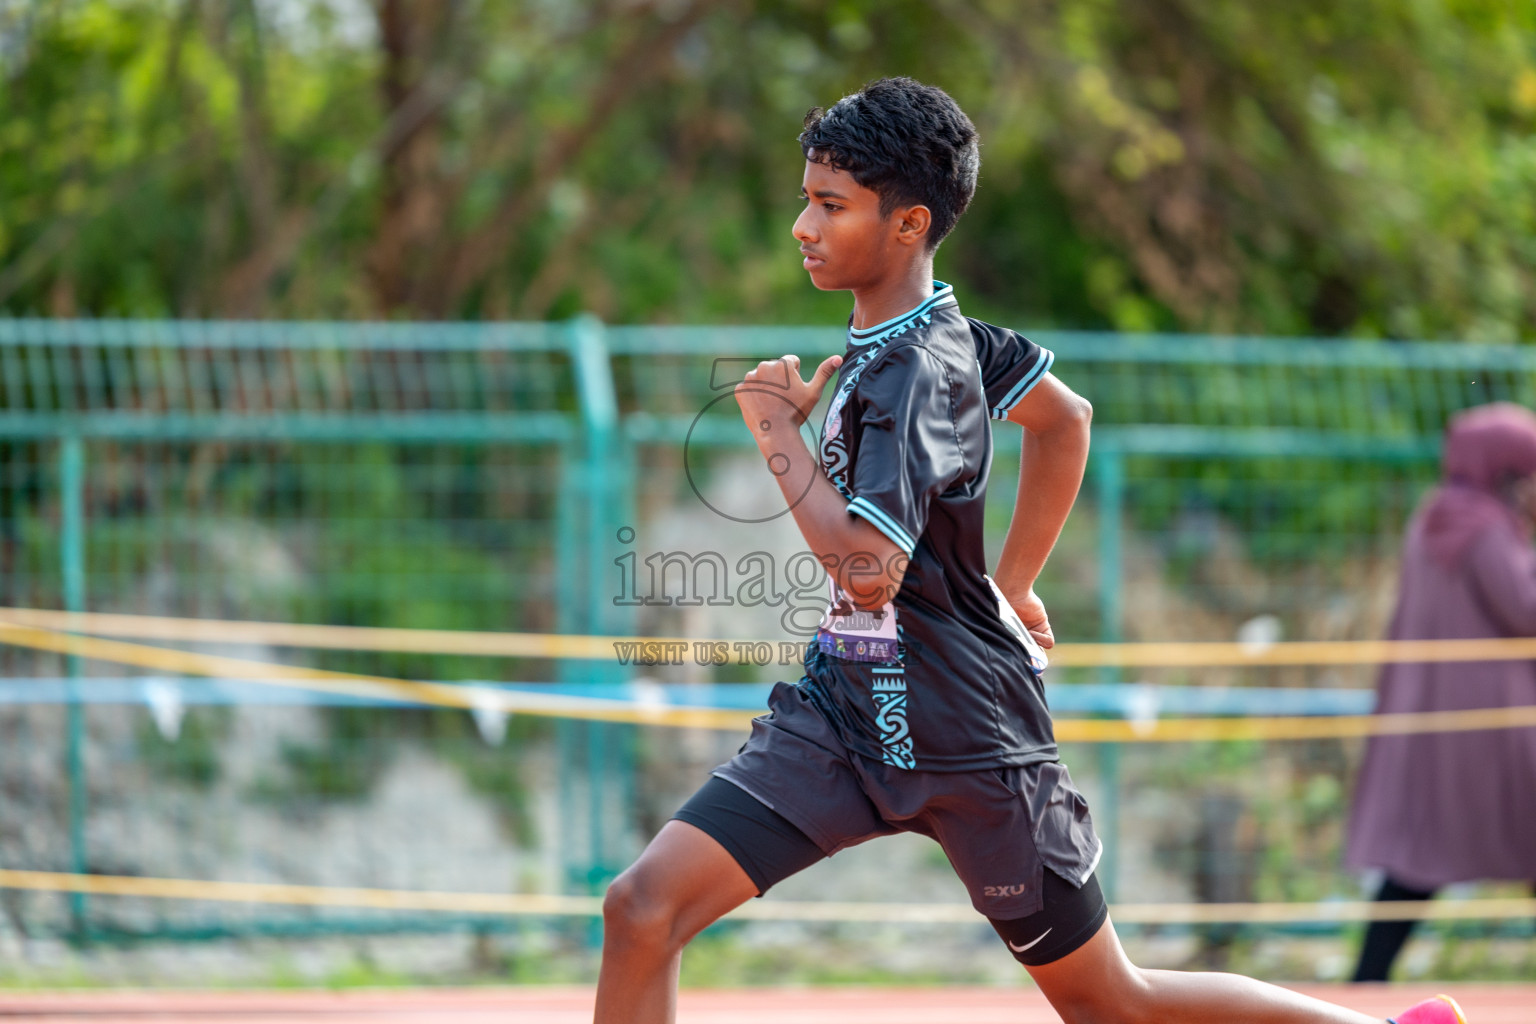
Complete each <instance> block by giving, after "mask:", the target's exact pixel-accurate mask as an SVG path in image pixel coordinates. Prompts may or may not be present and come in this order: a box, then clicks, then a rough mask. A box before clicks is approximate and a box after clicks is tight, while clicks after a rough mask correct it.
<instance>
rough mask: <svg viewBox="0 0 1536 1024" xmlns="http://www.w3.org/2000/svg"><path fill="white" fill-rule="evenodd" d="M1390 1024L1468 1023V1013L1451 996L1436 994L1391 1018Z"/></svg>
mask: <svg viewBox="0 0 1536 1024" xmlns="http://www.w3.org/2000/svg"><path fill="white" fill-rule="evenodd" d="M1389 1024H1467V1015H1466V1014H1464V1013H1462V1012H1461V1007H1459V1006H1457V1005H1456V1000H1454V999H1452V998H1451V997H1450V996H1435V998H1433V999H1427V1000H1425V1001H1424V1002H1422V1003H1420V1004H1419V1005H1417V1006H1411V1007H1409V1008H1408V1009H1406V1010H1404V1011H1403V1012H1402V1013H1400V1014H1398V1015H1397V1016H1396V1017H1391V1018H1389Z"/></svg>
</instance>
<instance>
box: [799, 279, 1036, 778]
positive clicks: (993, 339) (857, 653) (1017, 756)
mask: <svg viewBox="0 0 1536 1024" xmlns="http://www.w3.org/2000/svg"><path fill="white" fill-rule="evenodd" d="M1053 358H1054V357H1053V356H1052V355H1051V353H1050V352H1048V351H1046V350H1044V349H1042V348H1040V347H1039V346H1037V345H1035V344H1034V343H1033V342H1031V341H1029V340H1028V339H1026V338H1024V337H1022V336H1021V335H1019V334H1017V333H1015V332H1013V331H1009V330H1005V329H1003V328H998V327H993V326H991V325H990V324H984V323H982V322H980V321H978V320H971V319H968V318H967V317H964V316H962V315H961V313H960V309H959V305H958V303H957V302H956V301H955V298H954V293H953V290H952V289H951V288H950V287H949V286H947V285H945V284H943V283H942V282H937V281H936V282H934V292H933V294H932V295H931V296H930V297H929V298H928V299H927V300H926V301H924V302H923V303H922V304H920V305H919V306H917V307H916V308H915V309H913V310H911V311H909V312H907V313H905V314H903V315H902V316H899V317H896V318H895V319H893V320H888V321H886V322H885V323H883V324H879V325H878V326H875V327H871V328H867V329H865V330H852V329H851V328H850V330H849V332H848V350H847V353H846V355H845V356H844V359H843V365H842V367H841V369H840V370H839V372H838V377H837V385H836V389H835V391H834V392H833V396H832V401H831V404H830V406H829V407H828V409H827V415H826V419H825V421H824V423H823V426H822V437H821V442H820V459H821V466H822V470H823V471H824V472H825V473H826V474H827V476H828V477H829V478H830V479H831V481H832V483H833V484H834V485H835V486H836V487H837V489H838V490H839V491H840V492H841V493H842V495H843V496H844V497H845V498H847V499H848V512H849V514H850V515H857V516H861V517H863V518H864V519H867V520H868V521H869V522H870V523H872V524H873V525H874V526H875V528H876V529H878V530H879V531H880V532H881V533H883V534H885V536H886V537H888V538H890V540H891V541H892V542H893V543H895V545H896V546H897V547H898V548H900V549H901V551H902V552H903V554H904V555H905V557H906V560H907V561H906V571H905V575H904V576H903V578H902V583H901V587H900V589H899V591H898V592H897V593H896V595H895V597H894V598H893V599H892V600H891V601H890V602H889V603H888V604H887V605H886V606H885V607H884V608H882V609H880V610H879V611H878V612H874V613H861V612H855V611H853V610H852V609H851V608H849V607H848V606H847V605H846V604H842V603H841V602H840V597H841V595H839V594H837V593H836V592H834V593H833V595H832V602H831V604H830V605H829V608H828V612H827V614H826V615H825V616H824V617H823V620H822V628H821V629H819V630H818V634H817V641H816V642H815V643H813V644H811V645H810V648H809V650H808V653H807V657H806V676H805V679H804V680H802V682H801V686H802V687H803V688H804V689H805V691H806V693H807V696H808V697H809V698H810V699H811V700H812V701H813V702H814V703H815V704H816V705H817V706H818V707H819V708H820V709H821V711H822V712H823V714H824V715H825V716H826V718H827V719H828V721H829V722H830V723H832V725H833V727H834V728H835V729H836V730H837V731H838V733H839V734H840V736H841V738H842V740H843V741H844V743H845V745H846V746H847V747H848V748H849V749H850V750H853V751H855V752H857V753H859V754H861V755H863V756H865V757H870V758H874V759H877V760H882V761H884V762H886V763H888V764H892V765H896V766H898V767H902V768H909V769H921V770H927V771H973V770H978V769H984V768H994V767H1001V766H1005V765H1027V764H1033V763H1036V762H1041V761H1053V760H1056V757H1057V752H1056V741H1055V737H1054V734H1053V732H1052V729H1051V720H1050V713H1049V711H1048V710H1047V708H1046V701H1045V693H1044V690H1043V688H1042V685H1041V681H1040V677H1039V675H1038V673H1037V672H1035V671H1034V669H1033V668H1032V667H1031V664H1030V661H1029V658H1028V655H1027V653H1026V651H1025V649H1024V647H1023V646H1022V645H1021V644H1020V643H1019V641H1018V639H1017V638H1016V637H1015V635H1014V633H1013V632H1011V631H1010V629H1009V626H1008V625H1007V623H1006V622H1005V621H1004V614H1003V613H1002V612H1001V611H1000V608H999V601H1000V598H999V595H998V594H997V591H996V589H995V588H994V586H993V585H992V583H991V581H990V579H989V578H988V577H987V575H986V572H987V564H986V550H985V546H984V544H983V537H982V526H983V518H984V511H985V510H984V505H985V501H986V488H987V479H988V476H989V473H990V469H991V465H992V430H991V424H990V423H989V422H988V418H989V416H991V417H993V418H998V419H1002V418H1005V417H1006V416H1007V415H1008V412H1009V410H1011V409H1012V408H1013V406H1014V405H1016V404H1017V403H1018V401H1019V400H1020V399H1021V398H1023V397H1024V396H1025V395H1026V394H1028V393H1029V391H1030V389H1031V388H1032V387H1034V385H1035V384H1036V383H1038V382H1039V381H1040V379H1041V378H1042V377H1044V376H1045V374H1046V372H1047V371H1048V370H1049V369H1050V366H1051V362H1052V360H1053Z"/></svg>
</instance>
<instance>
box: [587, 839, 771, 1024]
mask: <svg viewBox="0 0 1536 1024" xmlns="http://www.w3.org/2000/svg"><path fill="white" fill-rule="evenodd" d="M756 895H757V885H756V883H754V882H753V881H752V879H751V878H749V877H748V876H747V873H746V871H744V870H743V869H742V867H741V865H739V864H737V863H736V860H735V858H733V857H732V856H731V855H730V854H729V853H728V852H726V849H725V847H723V846H721V845H720V844H719V843H718V842H716V841H715V840H714V839H713V838H711V837H710V836H709V834H708V833H706V832H704V831H703V830H701V829H699V828H697V827H695V826H693V825H690V824H688V823H687V822H683V821H669V822H667V824H666V825H665V826H663V828H662V830H661V831H660V832H658V833H657V834H656V838H655V839H653V840H651V843H650V845H649V846H647V847H646V848H645V852H644V853H642V854H641V855H640V859H639V860H637V861H635V863H634V864H632V865H631V866H630V867H629V870H627V871H625V872H624V873H623V874H622V875H620V876H619V877H618V878H616V879H615V880H614V882H613V884H612V885H611V886H609V887H608V895H607V897H606V898H605V899H604V900H603V965H602V969H601V971H600V972H599V974H598V981H597V1014H596V1017H595V1021H596V1024H670V1022H671V1021H673V1020H674V1019H676V1017H677V972H678V967H679V965H680V963H681V962H682V952H683V946H684V945H686V944H687V943H688V940H689V939H691V938H693V937H694V936H695V935H697V934H698V933H699V932H701V931H703V930H704V929H705V928H706V927H708V926H709V925H710V924H712V923H713V922H714V921H716V920H717V919H718V918H720V917H722V916H724V915H725V914H727V913H729V912H730V911H731V910H734V909H735V908H736V907H739V906H741V905H742V904H743V903H745V902H746V901H747V900H749V899H751V898H752V897H754V896H756Z"/></svg>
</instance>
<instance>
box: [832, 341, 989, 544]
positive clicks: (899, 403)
mask: <svg viewBox="0 0 1536 1024" xmlns="http://www.w3.org/2000/svg"><path fill="white" fill-rule="evenodd" d="M859 399H860V405H861V408H860V410H859V423H858V431H859V443H858V449H857V454H856V456H855V458H854V465H853V474H852V475H853V480H852V484H853V486H852V490H853V499H852V500H851V501H850V502H849V503H848V511H849V512H850V513H852V514H854V515H857V516H861V517H863V518H864V519H867V520H869V522H870V523H871V524H873V525H874V527H875V529H877V530H879V531H880V532H881V533H883V534H885V535H886V536H887V537H889V538H890V540H891V541H892V543H894V544H895V545H896V546H897V547H899V548H900V549H901V550H902V551H903V552H904V553H906V554H907V555H911V554H912V550H913V548H915V547H916V546H917V540H918V538H919V537H921V536H922V535H923V531H924V530H925V529H926V528H927V526H928V509H929V506H930V504H931V503H932V501H933V499H934V498H935V497H936V496H938V495H940V494H943V493H944V492H945V491H946V490H948V489H949V487H950V485H951V484H953V483H954V482H955V481H956V480H958V479H959V478H960V477H961V475H962V474H963V473H964V472H965V459H964V456H963V454H962V452H961V449H960V442H959V438H958V437H957V435H956V432H955V423H954V415H953V405H952V400H951V394H950V378H949V374H948V372H947V371H946V370H945V368H944V366H943V365H942V364H941V363H940V362H939V360H938V359H937V357H935V356H933V355H932V354H931V353H929V352H927V351H926V350H925V349H923V348H922V347H921V346H918V345H902V346H900V347H898V348H896V349H894V350H892V351H891V352H890V353H888V354H887V355H885V356H884V357H883V358H882V359H880V361H879V362H878V363H876V364H875V365H874V366H872V367H870V369H869V371H868V372H867V373H866V375H865V377H864V379H863V380H862V381H860V382H859Z"/></svg>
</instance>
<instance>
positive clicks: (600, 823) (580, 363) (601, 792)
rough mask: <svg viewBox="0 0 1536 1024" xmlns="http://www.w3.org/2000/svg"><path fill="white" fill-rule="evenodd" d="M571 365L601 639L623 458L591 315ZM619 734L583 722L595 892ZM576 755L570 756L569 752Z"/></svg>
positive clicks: (596, 667)
mask: <svg viewBox="0 0 1536 1024" xmlns="http://www.w3.org/2000/svg"><path fill="white" fill-rule="evenodd" d="M570 345H571V358H572V361H573V363H574V365H575V371H576V381H577V388H578V390H579V392H580V398H581V414H582V426H583V437H584V442H585V448H584V453H583V458H582V469H581V479H582V483H583V485H584V497H585V504H586V509H585V512H586V516H585V527H586V529H585V532H584V536H583V538H582V541H581V543H580V547H581V548H582V549H583V559H582V562H583V565H582V569H583V573H582V575H583V586H582V588H581V589H582V591H583V593H584V600H583V602H582V606H583V609H584V612H583V615H582V616H581V622H582V627H583V629H584V630H585V632H587V633H589V634H607V633H610V632H612V627H613V625H614V615H613V603H612V601H611V600H610V599H609V596H608V592H609V589H610V583H611V580H612V572H611V566H610V564H609V562H608V559H607V558H606V557H604V556H605V553H606V552H608V551H611V550H613V547H614V542H615V540H616V536H615V535H616V533H617V531H618V529H619V527H620V526H622V525H624V524H623V523H622V522H621V521H620V518H621V512H622V508H623V501H622V487H621V483H622V480H621V478H622V476H623V462H622V453H620V452H619V451H618V449H617V445H618V441H619V431H618V419H619V407H618V398H617V395H616V394H615V391H614V385H613V368H612V366H611V364H610V362H609V354H608V345H607V341H606V339H605V337H604V328H603V324H602V321H600V320H598V319H597V318H596V317H594V316H591V315H584V316H580V317H577V318H576V319H574V320H572V321H571V322H570ZM581 670H582V671H584V672H585V673H586V676H587V678H588V680H589V681H593V682H613V681H617V680H618V679H619V678H620V676H619V673H618V671H617V665H616V663H615V662H614V661H612V660H611V659H601V660H593V661H588V662H583V663H581ZM617 730H618V727H617V726H613V725H608V724H605V723H602V722H588V723H586V724H585V725H584V727H583V728H582V732H584V733H585V739H586V744H587V777H588V788H587V833H588V839H589V843H588V850H589V851H590V853H589V857H588V862H587V864H586V865H585V871H583V872H580V874H581V875H582V876H584V880H585V882H586V886H587V888H588V889H589V890H595V889H596V888H598V887H599V886H600V885H602V884H603V883H604V882H606V881H607V880H608V879H609V878H611V877H612V876H613V875H615V874H617V871H618V866H617V864H616V863H615V861H616V860H617V855H616V853H615V851H614V850H613V847H614V846H616V843H615V842H614V841H613V840H615V839H617V838H618V836H619V835H621V834H622V830H621V829H615V828H611V827H610V822H609V821H608V815H609V806H608V805H609V803H610V801H609V798H608V795H609V792H610V791H613V792H618V791H620V790H621V789H622V787H621V786H618V785H616V783H617V782H618V780H619V779H620V778H621V777H622V775H623V773H624V772H626V771H628V770H629V766H628V764H626V763H625V762H626V761H627V758H625V756H624V753H625V750H624V745H623V744H622V743H621V742H620V737H619V736H618V735H617ZM571 753H572V755H574V751H571ZM561 770H562V771H565V772H574V771H575V770H576V763H575V757H574V756H572V757H571V760H570V762H568V763H566V764H563V765H562V768H561Z"/></svg>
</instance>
